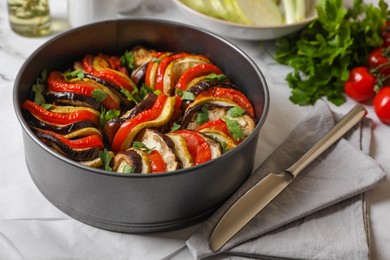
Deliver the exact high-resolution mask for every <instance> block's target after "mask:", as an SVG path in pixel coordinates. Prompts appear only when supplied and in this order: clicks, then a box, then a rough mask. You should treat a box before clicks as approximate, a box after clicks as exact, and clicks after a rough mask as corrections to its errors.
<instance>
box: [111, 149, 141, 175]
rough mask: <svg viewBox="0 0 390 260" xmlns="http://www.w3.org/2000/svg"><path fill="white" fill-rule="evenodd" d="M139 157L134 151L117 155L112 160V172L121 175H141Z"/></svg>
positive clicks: (130, 150) (129, 150)
mask: <svg viewBox="0 0 390 260" xmlns="http://www.w3.org/2000/svg"><path fill="white" fill-rule="evenodd" d="M142 168H143V163H142V157H141V155H140V154H139V153H138V152H137V151H136V150H135V149H128V150H126V151H124V152H120V153H117V154H116V155H115V156H114V159H113V168H112V169H113V171H114V172H121V173H142Z"/></svg>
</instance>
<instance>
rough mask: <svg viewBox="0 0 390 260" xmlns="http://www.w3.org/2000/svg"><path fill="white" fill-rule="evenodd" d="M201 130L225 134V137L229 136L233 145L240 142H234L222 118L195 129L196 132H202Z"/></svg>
mask: <svg viewBox="0 0 390 260" xmlns="http://www.w3.org/2000/svg"><path fill="white" fill-rule="evenodd" d="M203 129H212V130H216V131H220V132H222V133H224V134H226V135H227V136H229V137H230V138H231V139H232V140H233V141H234V143H236V144H238V143H240V141H235V140H234V138H233V136H232V134H231V133H230V131H229V128H228V127H227V124H226V122H225V121H224V120H223V119H222V118H219V119H217V120H213V121H208V122H206V123H204V124H202V125H200V126H199V127H197V128H196V131H202V130H203Z"/></svg>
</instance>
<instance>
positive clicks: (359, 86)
mask: <svg viewBox="0 0 390 260" xmlns="http://www.w3.org/2000/svg"><path fill="white" fill-rule="evenodd" d="M375 84H376V78H375V76H374V75H372V74H371V72H370V70H369V69H368V68H367V67H363V66H360V67H356V68H353V69H352V70H351V72H350V74H349V78H348V80H347V81H346V82H345V84H344V92H345V93H346V94H347V95H348V96H349V97H350V98H352V99H353V100H355V101H358V102H361V101H364V100H367V99H369V98H371V97H373V96H374V95H375V91H374V87H375Z"/></svg>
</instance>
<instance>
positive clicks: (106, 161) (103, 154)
mask: <svg viewBox="0 0 390 260" xmlns="http://www.w3.org/2000/svg"><path fill="white" fill-rule="evenodd" d="M99 158H100V160H102V163H103V167H104V170H106V171H109V172H110V171H112V168H111V167H110V161H111V156H110V153H109V152H108V150H107V149H106V148H104V150H103V151H100V152H99Z"/></svg>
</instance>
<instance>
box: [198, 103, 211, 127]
mask: <svg viewBox="0 0 390 260" xmlns="http://www.w3.org/2000/svg"><path fill="white" fill-rule="evenodd" d="M208 121H209V106H208V105H204V106H203V107H202V108H201V109H200V112H199V113H198V114H197V115H196V118H195V122H196V123H197V124H199V125H201V124H204V123H206V122H208Z"/></svg>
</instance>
